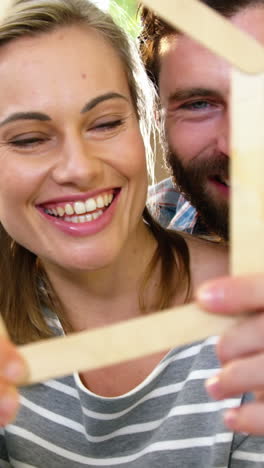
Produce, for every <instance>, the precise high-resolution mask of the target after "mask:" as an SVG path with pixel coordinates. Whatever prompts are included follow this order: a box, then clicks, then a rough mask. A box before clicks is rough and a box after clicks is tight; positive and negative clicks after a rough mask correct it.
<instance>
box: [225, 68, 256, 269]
mask: <svg viewBox="0 0 264 468" xmlns="http://www.w3.org/2000/svg"><path fill="white" fill-rule="evenodd" d="M231 108H232V137H231V146H232V158H231V159H232V217H231V242H232V253H231V264H232V272H233V273H234V274H244V273H259V272H263V271H264V184H263V176H264V131H263V127H264V74H259V75H256V76H249V75H246V74H244V73H241V72H240V71H238V70H233V73H232V106H231Z"/></svg>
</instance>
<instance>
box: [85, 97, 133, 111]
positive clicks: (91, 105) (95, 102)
mask: <svg viewBox="0 0 264 468" xmlns="http://www.w3.org/2000/svg"><path fill="white" fill-rule="evenodd" d="M110 99H123V100H125V101H127V102H129V101H128V99H127V98H126V97H125V96H123V95H122V94H119V93H106V94H102V95H101V96H97V97H95V98H94V99H91V101H89V102H87V104H85V106H84V107H83V108H82V110H81V114H84V113H85V112H88V111H90V110H92V109H93V108H94V107H96V106H98V104H100V103H101V102H104V101H108V100H110Z"/></svg>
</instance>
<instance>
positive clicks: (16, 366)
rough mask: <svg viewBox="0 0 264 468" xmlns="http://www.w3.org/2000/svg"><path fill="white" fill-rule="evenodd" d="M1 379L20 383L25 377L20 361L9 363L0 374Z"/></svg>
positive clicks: (24, 370)
mask: <svg viewBox="0 0 264 468" xmlns="http://www.w3.org/2000/svg"><path fill="white" fill-rule="evenodd" d="M1 374H2V377H4V378H5V379H7V380H10V381H11V382H14V383H19V382H22V381H23V380H24V379H25V377H26V369H25V366H24V364H23V363H22V362H21V361H11V362H9V363H8V365H7V366H6V367H5V368H4V369H3V370H2V372H1Z"/></svg>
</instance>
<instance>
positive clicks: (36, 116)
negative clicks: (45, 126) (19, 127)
mask: <svg viewBox="0 0 264 468" xmlns="http://www.w3.org/2000/svg"><path fill="white" fill-rule="evenodd" d="M16 120H41V121H42V122H45V121H47V120H51V118H50V117H49V116H48V115H47V114H42V113H41V112H15V113H14V114H11V115H9V116H8V117H7V118H6V119H4V120H2V122H0V127H2V126H3V125H5V124H7V123H10V122H15V121H16Z"/></svg>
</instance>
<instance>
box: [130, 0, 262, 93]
mask: <svg viewBox="0 0 264 468" xmlns="http://www.w3.org/2000/svg"><path fill="white" fill-rule="evenodd" d="M171 1H173V0H171ZM200 1H201V2H202V3H204V4H205V5H208V6H209V7H211V8H213V9H214V10H216V11H218V12H219V13H220V14H222V15H223V16H225V17H227V18H229V17H231V16H233V15H235V14H236V13H237V12H238V11H240V10H242V9H244V8H247V7H248V6H255V5H259V4H260V5H261V4H262V5H264V0H200ZM139 14H140V18H141V22H142V31H141V34H140V50H141V55H142V59H143V61H144V64H145V67H146V70H147V73H148V75H149V77H150V79H151V80H152V81H153V83H154V84H155V86H156V87H157V89H158V75H159V46H160V41H161V39H162V38H163V37H166V36H169V35H171V34H174V33H175V32H177V31H176V30H175V29H174V28H172V27H171V26H170V25H169V24H168V23H166V22H165V21H163V20H162V19H161V18H159V17H158V16H156V15H155V14H154V12H152V11H150V10H149V9H148V8H146V7H144V6H143V5H141V6H140V7H139ZM178 32H179V31H178Z"/></svg>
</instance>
